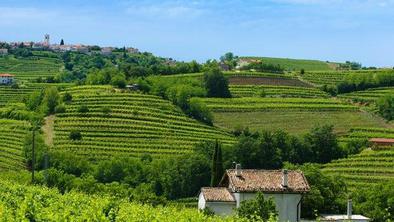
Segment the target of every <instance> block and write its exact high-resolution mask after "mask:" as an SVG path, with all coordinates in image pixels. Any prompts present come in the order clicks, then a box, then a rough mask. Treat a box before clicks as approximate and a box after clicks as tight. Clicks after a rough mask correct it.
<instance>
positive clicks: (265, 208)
mask: <svg viewBox="0 0 394 222" xmlns="http://www.w3.org/2000/svg"><path fill="white" fill-rule="evenodd" d="M236 210H237V215H238V216H239V217H241V218H247V219H249V220H251V221H268V220H269V219H270V218H271V217H272V215H274V216H278V211H277V210H276V208H275V203H274V201H273V200H272V199H271V198H270V199H268V200H265V199H264V194H263V193H261V192H258V193H257V195H256V198H255V199H251V200H245V201H242V202H241V204H240V206H239V208H237V209H236Z"/></svg>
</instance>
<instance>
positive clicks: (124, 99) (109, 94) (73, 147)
mask: <svg viewBox="0 0 394 222" xmlns="http://www.w3.org/2000/svg"><path fill="white" fill-rule="evenodd" d="M66 91H67V92H69V93H70V94H72V96H73V99H72V102H71V103H70V104H67V105H66V112H65V113H61V114H57V115H56V119H55V139H54V146H55V149H64V150H69V151H72V152H74V153H77V154H80V155H89V153H91V154H92V155H94V156H95V157H96V158H106V157H107V156H111V155H116V154H122V155H129V156H140V155H142V154H151V155H153V156H163V155H164V156H165V155H173V154H183V153H189V152H192V149H193V147H194V146H195V145H196V144H197V143H201V142H203V141H207V140H209V141H214V140H216V139H218V140H220V141H221V142H222V143H223V144H225V145H230V144H233V143H234V142H235V139H234V138H233V137H232V136H231V135H230V134H228V133H226V132H224V131H221V130H219V129H217V128H214V127H210V126H207V125H204V124H202V123H199V122H197V121H195V120H193V119H191V118H189V117H187V116H185V115H184V114H183V113H182V112H181V111H180V110H179V108H177V107H176V106H174V105H172V104H171V103H170V102H168V101H166V100H163V99H161V98H160V97H157V96H153V95H146V94H141V93H131V92H122V91H118V90H114V89H112V88H111V87H109V86H81V87H71V88H68V89H67V90H66ZM80 107H86V108H87V109H88V111H87V112H80ZM72 131H78V132H81V135H82V139H81V140H74V141H73V140H70V136H69V135H70V132H72Z"/></svg>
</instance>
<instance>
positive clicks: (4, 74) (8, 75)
mask: <svg viewBox="0 0 394 222" xmlns="http://www.w3.org/2000/svg"><path fill="white" fill-rule="evenodd" d="M13 76H15V75H11V74H7V73H0V77H13Z"/></svg>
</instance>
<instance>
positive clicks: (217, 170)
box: [211, 141, 224, 187]
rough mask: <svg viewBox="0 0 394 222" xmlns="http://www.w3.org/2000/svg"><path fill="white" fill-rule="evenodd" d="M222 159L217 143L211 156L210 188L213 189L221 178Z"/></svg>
mask: <svg viewBox="0 0 394 222" xmlns="http://www.w3.org/2000/svg"><path fill="white" fill-rule="evenodd" d="M223 171H224V170H223V158H222V149H221V147H220V144H219V142H218V141H216V143H215V150H214V153H213V156H212V174H211V186H212V187H215V186H217V185H218V184H219V182H220V180H221V178H222V176H223V173H224V172H223Z"/></svg>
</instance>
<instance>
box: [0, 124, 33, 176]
mask: <svg viewBox="0 0 394 222" xmlns="http://www.w3.org/2000/svg"><path fill="white" fill-rule="evenodd" d="M28 130H29V123H28V122H25V121H18V120H8V119H0V132H1V133H0V170H17V169H23V168H24V164H25V159H24V155H23V145H24V142H25V139H26V136H27V133H28Z"/></svg>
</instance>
